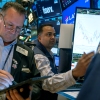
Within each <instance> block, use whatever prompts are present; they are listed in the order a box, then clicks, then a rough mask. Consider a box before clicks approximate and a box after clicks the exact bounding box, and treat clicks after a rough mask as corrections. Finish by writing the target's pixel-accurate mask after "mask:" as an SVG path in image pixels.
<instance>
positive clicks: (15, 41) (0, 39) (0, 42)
mask: <svg viewBox="0 0 100 100" xmlns="http://www.w3.org/2000/svg"><path fill="white" fill-rule="evenodd" d="M16 43H17V39H16V40H14V41H13V42H12V43H10V44H9V45H7V46H11V45H13V46H14V45H15V44H16ZM0 45H1V46H4V43H3V39H2V37H0Z"/></svg>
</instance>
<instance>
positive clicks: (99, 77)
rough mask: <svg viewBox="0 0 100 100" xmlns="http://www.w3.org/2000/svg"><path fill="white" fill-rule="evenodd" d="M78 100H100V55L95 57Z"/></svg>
mask: <svg viewBox="0 0 100 100" xmlns="http://www.w3.org/2000/svg"><path fill="white" fill-rule="evenodd" d="M76 100H100V53H97V54H96V55H95V56H94V57H93V59H92V61H91V63H90V65H89V68H88V70H87V72H86V75H85V80H84V83H83V86H82V89H81V91H80V93H79V95H78V97H77V99H76Z"/></svg>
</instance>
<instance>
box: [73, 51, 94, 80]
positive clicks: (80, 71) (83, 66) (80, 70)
mask: <svg viewBox="0 0 100 100" xmlns="http://www.w3.org/2000/svg"><path fill="white" fill-rule="evenodd" d="M93 56H94V52H90V53H88V54H85V53H84V54H83V56H82V57H81V58H80V59H79V61H78V63H77V65H76V67H75V68H74V69H73V70H72V75H73V77H74V78H78V77H82V76H84V75H85V73H86V70H87V68H88V65H89V64H90V61H91V59H92V57H93Z"/></svg>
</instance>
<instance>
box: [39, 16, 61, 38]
mask: <svg viewBox="0 0 100 100" xmlns="http://www.w3.org/2000/svg"><path fill="white" fill-rule="evenodd" d="M61 23H62V16H58V17H54V18H49V19H43V20H40V19H39V20H38V27H39V26H40V25H42V24H52V25H53V26H54V28H55V31H56V36H57V37H58V36H59V33H60V24H61Z"/></svg>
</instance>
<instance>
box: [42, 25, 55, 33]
mask: <svg viewBox="0 0 100 100" xmlns="http://www.w3.org/2000/svg"><path fill="white" fill-rule="evenodd" d="M43 32H52V33H55V29H54V27H51V26H45V27H43Z"/></svg>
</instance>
